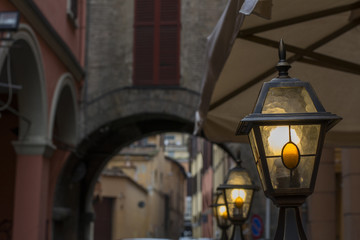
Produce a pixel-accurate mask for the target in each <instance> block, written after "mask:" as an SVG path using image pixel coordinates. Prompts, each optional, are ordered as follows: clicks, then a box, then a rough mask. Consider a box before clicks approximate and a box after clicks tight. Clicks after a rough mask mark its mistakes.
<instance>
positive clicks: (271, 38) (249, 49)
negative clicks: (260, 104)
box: [199, 0, 360, 146]
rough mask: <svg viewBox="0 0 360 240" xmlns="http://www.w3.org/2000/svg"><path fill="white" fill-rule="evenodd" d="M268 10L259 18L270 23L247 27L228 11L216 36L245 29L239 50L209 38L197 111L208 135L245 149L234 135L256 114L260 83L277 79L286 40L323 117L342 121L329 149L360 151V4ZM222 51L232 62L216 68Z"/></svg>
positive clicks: (300, 2)
mask: <svg viewBox="0 0 360 240" xmlns="http://www.w3.org/2000/svg"><path fill="white" fill-rule="evenodd" d="M230 2H241V1H235V0H234V1H232V0H229V3H230ZM264 2H266V3H268V4H265V5H263V6H262V7H263V8H262V9H261V10H262V11H263V12H267V13H271V19H270V20H267V19H264V18H260V17H258V16H255V15H251V16H248V17H244V16H243V17H244V20H243V21H242V20H239V18H238V19H235V17H236V16H234V14H233V12H232V11H234V10H233V9H232V10H231V11H228V12H226V10H225V12H224V15H225V16H227V17H225V18H223V19H221V20H220V22H221V23H220V24H218V25H217V29H215V30H214V32H221V31H222V30H224V28H225V26H229V25H234V26H235V27H234V29H236V27H240V26H241V28H240V31H239V32H235V33H234V34H237V35H236V36H237V37H236V38H235V39H234V42H232V39H231V38H230V37H227V36H226V35H221V34H218V35H216V34H213V35H212V36H211V37H210V44H209V46H211V48H210V47H209V49H208V50H209V56H208V58H209V62H208V66H209V69H210V70H208V72H211V71H213V72H212V73H211V74H205V77H204V83H203V93H202V101H201V106H200V110H199V112H200V116H202V117H203V118H204V119H205V121H204V123H203V126H202V129H203V131H204V133H205V135H206V136H207V137H208V138H209V139H211V140H213V141H218V142H224V141H231V142H242V141H246V138H245V137H244V136H235V130H236V128H237V126H238V124H239V122H240V120H241V119H242V118H243V117H245V116H246V115H248V114H249V113H251V112H252V108H253V106H254V104H255V101H256V98H257V96H258V93H259V91H260V88H261V85H262V83H263V82H265V81H269V80H271V79H272V78H274V77H276V74H277V73H276V69H275V65H276V63H277V62H278V53H277V48H278V42H279V40H280V39H281V38H283V39H284V41H285V43H286V46H287V60H288V62H289V63H290V64H291V65H292V68H291V69H290V71H289V74H290V76H291V77H295V78H299V79H300V80H302V81H306V82H310V83H311V85H312V86H313V88H314V89H315V91H316V93H317V94H318V96H319V98H320V100H321V101H322V104H323V105H324V107H325V109H326V110H327V111H328V112H332V113H336V114H337V115H339V116H341V117H343V120H342V121H341V122H340V123H339V124H338V125H337V126H336V127H335V128H333V129H332V130H331V131H330V133H329V134H328V136H327V138H326V140H327V144H332V145H335V146H354V145H360V111H358V109H359V107H358V105H359V103H360V94H359V89H360V25H359V24H360V2H359V1H354V0H345V1H336V0H319V1H311V0H296V1H287V0H273V1H272V7H271V0H270V1H269V0H265V1H264ZM264 2H263V3H264ZM260 3H261V2H260ZM269 3H270V4H269ZM258 13H259V12H258ZM224 42H226V43H229V44H228V45H226V46H224V44H223V43H224ZM232 43H233V45H232ZM220 45H222V46H221V47H219V46H220ZM214 46H215V47H214ZM217 47H218V48H219V49H220V48H221V49H222V52H224V50H225V51H226V50H228V51H229V57H228V58H225V59H224V61H223V62H219V61H218V66H216V67H214V66H212V65H211V64H212V62H213V61H212V60H213V59H216V57H217V55H218V54H219V52H217V51H216V49H217ZM220 54H223V53H220ZM221 64H223V65H221ZM219 65H220V67H219ZM221 66H223V67H222V68H221ZM217 69H219V70H217ZM216 71H218V72H216ZM214 72H215V73H214ZM217 74H218V75H217ZM209 76H210V77H209ZM214 76H215V77H214ZM217 76H218V77H217ZM205 116H206V117H205Z"/></svg>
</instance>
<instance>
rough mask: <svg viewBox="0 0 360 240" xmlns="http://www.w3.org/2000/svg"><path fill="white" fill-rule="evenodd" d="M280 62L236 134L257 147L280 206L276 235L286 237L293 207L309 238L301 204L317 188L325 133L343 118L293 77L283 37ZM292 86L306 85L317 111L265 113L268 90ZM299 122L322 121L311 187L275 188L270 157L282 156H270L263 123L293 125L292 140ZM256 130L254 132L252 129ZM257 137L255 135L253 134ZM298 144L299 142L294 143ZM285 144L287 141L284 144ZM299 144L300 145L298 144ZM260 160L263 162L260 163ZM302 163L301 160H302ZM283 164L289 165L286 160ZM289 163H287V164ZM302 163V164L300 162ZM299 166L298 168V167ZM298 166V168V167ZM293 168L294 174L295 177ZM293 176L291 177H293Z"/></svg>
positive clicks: (267, 188)
mask: <svg viewBox="0 0 360 240" xmlns="http://www.w3.org/2000/svg"><path fill="white" fill-rule="evenodd" d="M279 59H280V61H279V63H278V64H277V66H276V68H277V69H278V71H279V76H278V77H277V78H274V79H272V80H271V81H270V82H266V83H264V84H263V86H262V89H261V91H260V93H259V97H258V100H257V103H256V105H255V107H254V111H253V113H252V114H249V115H248V116H246V117H245V118H243V119H242V120H241V122H240V124H239V127H238V129H237V131H236V135H244V134H247V135H248V136H249V141H250V144H251V147H252V150H253V154H254V158H255V162H256V164H257V166H256V167H257V169H258V173H259V176H260V179H261V182H262V185H263V190H264V193H265V195H266V196H267V197H268V198H270V199H272V201H273V202H274V204H275V205H277V206H278V207H280V215H279V223H278V230H277V232H276V236H275V239H281V240H282V239H283V236H284V230H285V216H286V213H285V212H286V209H289V208H293V209H295V213H296V221H297V224H298V230H299V236H300V238H301V239H306V235H305V232H304V230H303V228H302V223H301V219H300V212H299V206H300V205H301V204H303V203H304V201H305V200H306V198H307V197H308V196H309V195H311V194H312V193H313V191H314V187H315V182H316V177H317V172H318V166H319V162H320V157H321V151H322V146H323V144H324V139H325V134H326V132H327V131H329V130H330V129H331V128H332V127H333V126H334V125H336V124H337V123H338V122H339V121H340V120H341V119H342V118H341V117H339V116H337V115H335V114H332V113H330V112H326V111H325V109H324V107H323V105H322V104H321V102H320V101H319V99H318V97H317V95H316V93H315V91H314V90H313V88H312V87H311V85H310V84H309V83H307V82H302V81H300V80H299V79H296V78H291V77H289V75H288V69H289V68H290V67H291V66H290V65H289V64H288V63H287V62H286V51H285V45H284V43H283V41H282V40H281V41H280V45H279ZM290 87H302V88H304V89H305V90H306V91H307V92H308V94H309V97H310V99H311V101H312V103H313V105H314V107H315V109H316V111H315V112H304V113H262V110H263V107H264V105H265V100H266V97H267V95H268V92H269V90H270V89H271V88H290ZM295 125H296V126H298V125H302V126H305V125H320V131H319V136H318V140H317V144H318V145H317V146H316V153H314V154H311V157H314V163H313V172H312V173H311V180H310V182H309V184H308V187H299V188H297V187H284V188H282V189H278V188H274V186H273V184H272V179H271V176H270V171H269V166H268V162H267V158H269V157H279V156H267V155H266V152H265V147H264V143H263V139H262V135H261V130H260V127H263V126H288V127H289V142H292V141H291V127H292V126H295ZM251 131H252V132H251ZM250 135H252V138H253V141H254V142H253V141H252V139H251V136H250ZM255 144H256V145H255ZM294 145H295V146H296V144H294ZM284 146H285V145H284ZM296 147H297V146H296ZM297 150H298V154H299V160H300V157H301V156H307V155H306V154H303V155H301V153H300V152H299V149H298V148H297ZM283 151H284V148H283V149H282V152H281V159H282V161H283V156H282V154H283ZM309 156H310V154H309ZM258 164H260V165H258ZM298 164H299V163H298ZM283 165H284V166H285V164H284V162H283ZM285 167H286V166H285ZM296 167H298V166H296ZM296 167H295V168H296ZM295 168H294V169H295ZM291 174H292V173H291V172H290V177H291ZM290 179H291V178H290Z"/></svg>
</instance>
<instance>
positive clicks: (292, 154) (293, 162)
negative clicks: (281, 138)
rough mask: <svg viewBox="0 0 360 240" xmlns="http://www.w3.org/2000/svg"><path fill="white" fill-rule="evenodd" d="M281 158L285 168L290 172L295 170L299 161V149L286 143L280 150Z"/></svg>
mask: <svg viewBox="0 0 360 240" xmlns="http://www.w3.org/2000/svg"><path fill="white" fill-rule="evenodd" d="M281 158H282V160H283V163H284V165H285V167H287V168H288V169H291V170H292V169H294V168H296V167H297V166H298V164H299V161H300V154H299V149H298V148H297V146H296V145H295V144H294V143H292V142H288V143H287V144H286V145H285V146H284V148H283V149H282V152H281Z"/></svg>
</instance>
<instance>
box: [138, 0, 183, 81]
mask: <svg viewBox="0 0 360 240" xmlns="http://www.w3.org/2000/svg"><path fill="white" fill-rule="evenodd" d="M134 34H135V36H134V71H133V80H134V85H178V84H179V75H180V74H179V39H180V0H136V1H135V31H134Z"/></svg>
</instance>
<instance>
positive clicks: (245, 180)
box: [226, 171, 251, 185]
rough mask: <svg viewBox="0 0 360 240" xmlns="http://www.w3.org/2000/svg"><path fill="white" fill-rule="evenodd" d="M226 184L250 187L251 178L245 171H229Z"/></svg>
mask: <svg viewBox="0 0 360 240" xmlns="http://www.w3.org/2000/svg"><path fill="white" fill-rule="evenodd" d="M226 184H230V185H251V178H250V176H249V173H247V172H246V171H231V172H230V175H229V177H228V179H227V181H226Z"/></svg>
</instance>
